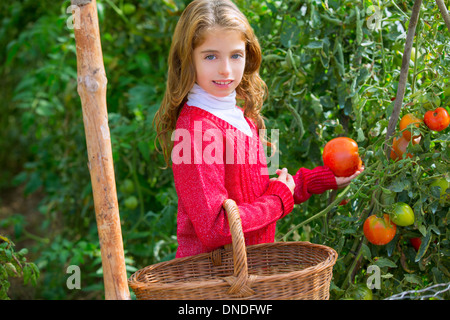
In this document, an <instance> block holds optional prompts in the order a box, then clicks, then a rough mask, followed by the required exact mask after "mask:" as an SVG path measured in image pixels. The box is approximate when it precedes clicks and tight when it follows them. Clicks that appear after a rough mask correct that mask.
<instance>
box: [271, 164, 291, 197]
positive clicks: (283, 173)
mask: <svg viewBox="0 0 450 320" xmlns="http://www.w3.org/2000/svg"><path fill="white" fill-rule="evenodd" d="M276 174H277V175H278V178H271V179H270V180H271V181H281V182H283V183H284V184H285V185H287V186H288V188H289V190H291V193H292V194H294V189H295V182H294V178H293V177H292V176H291V175H290V174H289V173H288V170H287V169H286V168H283V169H282V170H280V169H277V171H276Z"/></svg>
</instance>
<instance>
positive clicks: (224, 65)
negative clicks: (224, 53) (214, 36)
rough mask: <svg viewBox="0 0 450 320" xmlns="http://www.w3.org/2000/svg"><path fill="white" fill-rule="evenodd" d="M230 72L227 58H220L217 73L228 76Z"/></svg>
mask: <svg viewBox="0 0 450 320" xmlns="http://www.w3.org/2000/svg"><path fill="white" fill-rule="evenodd" d="M230 72H231V65H230V61H229V60H228V59H224V60H222V63H221V64H220V67H219V74H220V75H222V76H228V75H229V74H230Z"/></svg>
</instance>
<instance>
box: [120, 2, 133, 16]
mask: <svg viewBox="0 0 450 320" xmlns="http://www.w3.org/2000/svg"><path fill="white" fill-rule="evenodd" d="M122 11H123V13H125V14H126V15H129V14H133V13H134V12H135V11H136V6H135V5H134V4H132V3H125V4H124V5H123V8H122Z"/></svg>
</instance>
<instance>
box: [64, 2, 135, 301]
mask: <svg viewBox="0 0 450 320" xmlns="http://www.w3.org/2000/svg"><path fill="white" fill-rule="evenodd" d="M72 12H73V13H74V25H75V28H74V32H75V42H76V52H77V73H78V94H79V95H80V98H81V105H82V109H83V122H84V128H85V134H86V144H87V153H88V167H89V171H90V175H91V183H92V191H93V197H94V206H95V215H96V220H97V229H98V236H99V240H100V249H101V257H102V266H103V280H104V286H105V299H107V300H119V299H120V300H128V299H130V292H129V289H128V283H127V273H126V270H125V258H124V251H123V242H122V231H121V226H120V216H119V207H118V201H117V191H116V184H115V177H114V166H113V157H112V150H111V139H110V131H109V126H108V113H107V108H106V83H107V79H106V73H105V68H104V65H103V54H102V48H101V42H100V31H99V25H98V14H97V4H96V1H95V0H72ZM77 19H79V21H77Z"/></svg>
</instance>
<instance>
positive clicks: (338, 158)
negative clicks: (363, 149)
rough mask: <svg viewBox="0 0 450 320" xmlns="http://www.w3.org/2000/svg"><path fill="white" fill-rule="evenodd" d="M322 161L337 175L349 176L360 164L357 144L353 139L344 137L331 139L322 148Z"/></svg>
mask: <svg viewBox="0 0 450 320" xmlns="http://www.w3.org/2000/svg"><path fill="white" fill-rule="evenodd" d="M323 163H324V165H326V166H328V167H329V168H330V169H331V170H332V171H333V173H334V174H335V175H336V176H337V177H348V176H351V175H352V174H354V173H355V172H356V171H357V170H358V169H360V168H361V166H362V162H361V158H360V157H359V154H358V144H357V143H356V141H355V140H353V139H350V138H346V137H339V138H334V139H332V140H331V141H329V142H328V143H327V144H326V145H325V148H324V149H323Z"/></svg>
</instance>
